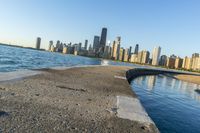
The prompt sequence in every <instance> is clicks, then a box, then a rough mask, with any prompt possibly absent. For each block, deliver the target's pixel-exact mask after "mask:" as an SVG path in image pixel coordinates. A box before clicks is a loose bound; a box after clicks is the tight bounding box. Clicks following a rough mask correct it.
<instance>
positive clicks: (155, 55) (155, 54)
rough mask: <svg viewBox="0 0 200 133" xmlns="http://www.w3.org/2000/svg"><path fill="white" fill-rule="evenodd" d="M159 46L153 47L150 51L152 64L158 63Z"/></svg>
mask: <svg viewBox="0 0 200 133" xmlns="http://www.w3.org/2000/svg"><path fill="white" fill-rule="evenodd" d="M160 53H161V47H155V48H154V49H153V53H152V65H154V66H156V65H158V63H159V59H160Z"/></svg>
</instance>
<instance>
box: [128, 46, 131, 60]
mask: <svg viewBox="0 0 200 133" xmlns="http://www.w3.org/2000/svg"><path fill="white" fill-rule="evenodd" d="M131 54H132V47H131V46H130V48H129V53H128V60H129V61H130V59H131Z"/></svg>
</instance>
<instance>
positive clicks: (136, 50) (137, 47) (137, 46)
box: [134, 44, 139, 54]
mask: <svg viewBox="0 0 200 133" xmlns="http://www.w3.org/2000/svg"><path fill="white" fill-rule="evenodd" d="M138 52H139V44H136V45H135V51H134V54H138Z"/></svg>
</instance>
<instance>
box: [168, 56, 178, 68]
mask: <svg viewBox="0 0 200 133" xmlns="http://www.w3.org/2000/svg"><path fill="white" fill-rule="evenodd" d="M175 60H176V58H172V57H168V58H167V63H166V67H168V68H175Z"/></svg>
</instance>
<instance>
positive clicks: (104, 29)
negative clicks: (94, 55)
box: [100, 28, 107, 52]
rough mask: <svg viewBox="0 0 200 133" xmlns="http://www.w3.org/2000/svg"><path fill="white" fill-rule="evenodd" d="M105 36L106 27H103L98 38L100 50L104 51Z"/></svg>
mask: <svg viewBox="0 0 200 133" xmlns="http://www.w3.org/2000/svg"><path fill="white" fill-rule="evenodd" d="M106 37H107V28H103V29H102V32H101V40H100V49H101V52H104V48H105V46H106Z"/></svg>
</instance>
